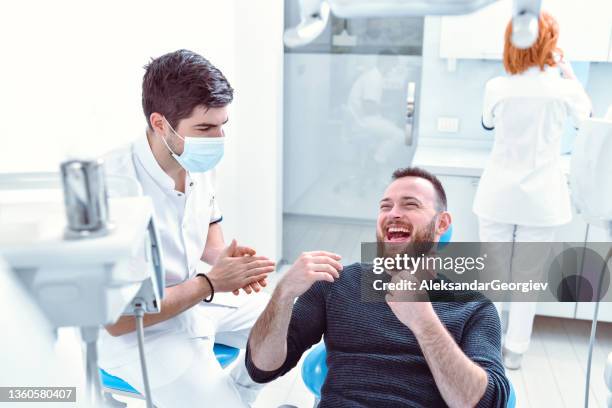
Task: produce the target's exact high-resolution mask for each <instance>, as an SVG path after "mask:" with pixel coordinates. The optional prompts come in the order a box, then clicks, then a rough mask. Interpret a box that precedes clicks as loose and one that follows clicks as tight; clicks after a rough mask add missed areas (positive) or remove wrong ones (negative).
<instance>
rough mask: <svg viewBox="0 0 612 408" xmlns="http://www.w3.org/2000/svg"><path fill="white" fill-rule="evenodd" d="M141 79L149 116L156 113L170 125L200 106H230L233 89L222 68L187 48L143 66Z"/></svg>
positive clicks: (144, 103)
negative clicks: (163, 117)
mask: <svg viewBox="0 0 612 408" xmlns="http://www.w3.org/2000/svg"><path fill="white" fill-rule="evenodd" d="M144 68H145V70H146V72H145V75H144V78H143V80H142V109H143V110H144V114H145V116H146V118H147V123H148V125H149V128H152V126H151V121H150V117H151V114H152V113H153V112H158V113H160V114H162V115H164V116H165V117H166V119H167V120H168V122H170V125H171V126H172V127H173V128H176V126H177V125H178V122H179V121H180V120H181V119H184V118H187V117H189V116H191V113H192V112H193V109H194V108H195V107H197V106H200V105H203V106H206V107H208V108H220V107H223V106H226V105H229V104H230V103H231V102H232V100H233V98H234V90H233V89H232V87H231V86H230V84H229V82H228V81H227V79H226V78H225V76H223V74H222V73H221V71H219V69H217V68H216V67H215V66H214V65H212V64H211V63H210V62H209V61H208V60H207V59H206V58H204V57H202V56H201V55H199V54H196V53H195V52H192V51H189V50H178V51H174V52H171V53H168V54H165V55H162V56H161V57H159V58H155V59H153V60H151V62H150V63H149V64H147V65H145V67H144Z"/></svg>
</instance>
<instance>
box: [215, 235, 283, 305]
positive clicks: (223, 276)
mask: <svg viewBox="0 0 612 408" xmlns="http://www.w3.org/2000/svg"><path fill="white" fill-rule="evenodd" d="M251 253H252V255H251ZM274 268H275V262H274V261H271V260H270V259H268V258H266V257H265V256H255V251H254V250H252V249H251V248H247V247H239V246H238V245H237V244H236V240H232V242H231V244H229V245H228V246H227V247H226V248H225V249H224V250H223V252H221V254H220V255H219V258H218V259H217V262H216V263H215V264H214V265H213V267H212V269H211V270H210V272H208V274H207V276H208V278H209V279H210V281H211V283H212V285H213V287H214V289H215V291H216V292H234V293H235V292H236V291H237V290H239V289H240V288H245V291H247V289H246V288H247V287H249V289H250V288H251V287H253V285H257V288H258V290H259V289H261V286H262V282H263V286H265V285H266V283H265V280H266V278H267V277H268V274H269V273H271V272H272V271H274ZM253 290H254V288H253ZM258 290H257V291H258ZM247 293H251V292H250V291H247Z"/></svg>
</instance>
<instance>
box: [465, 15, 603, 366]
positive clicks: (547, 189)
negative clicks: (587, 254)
mask: <svg viewBox="0 0 612 408" xmlns="http://www.w3.org/2000/svg"><path fill="white" fill-rule="evenodd" d="M538 28H539V30H538V38H537V40H536V42H535V44H534V45H532V46H531V48H529V49H525V50H523V49H518V48H516V47H515V46H514V45H512V43H511V41H510V38H511V35H512V22H510V23H508V26H507V28H506V33H505V46H504V57H503V62H504V68H505V69H506V72H507V73H508V74H509V75H508V76H503V77H497V78H493V79H491V80H490V81H489V82H487V85H486V89H485V96H484V108H483V114H482V126H483V127H484V128H485V129H487V130H493V129H495V143H494V144H493V150H492V152H491V156H490V157H489V161H488V163H487V165H486V167H485V169H484V172H483V174H482V177H481V179H480V183H479V185H478V190H477V191H476V198H475V200H474V208H473V209H474V212H475V213H476V215H478V220H479V229H480V240H481V241H482V242H486V243H515V242H552V241H553V240H554V236H555V230H556V229H557V227H558V226H560V225H563V224H566V223H568V222H570V221H571V219H572V210H571V204H570V195H569V190H568V187H567V180H566V177H565V175H564V174H563V170H562V167H561V160H560V153H561V146H560V144H561V136H562V133H563V128H564V125H565V121H566V119H568V117H569V118H571V119H572V120H573V122H574V124H575V125H576V126H579V124H580V122H581V121H582V120H584V119H586V118H588V116H589V114H590V112H591V102H590V100H589V98H588V96H587V95H586V93H585V91H584V89H583V88H582V85H581V84H580V83H579V82H578V80H577V79H576V77H575V76H574V74H573V72H572V70H571V67H570V66H569V65H568V64H566V63H565V62H564V61H563V60H562V58H558V56H560V55H562V52H561V50H560V49H558V48H557V40H558V38H559V25H558V24H557V21H556V20H555V19H554V18H553V17H552V16H551V15H550V14H548V13H546V12H543V13H542V14H541V15H540V18H539V27H538ZM495 245H497V246H498V247H499V248H505V251H506V252H507V253H510V254H511V255H510V256H499V257H496V258H497V260H501V259H502V258H503V259H504V263H505V265H504V266H503V267H504V268H506V270H509V269H511V273H512V278H513V279H514V280H515V281H518V282H520V281H526V280H529V279H534V280H537V279H539V278H540V277H541V276H543V270H542V269H543V265H535V264H528V263H526V260H528V259H544V258H545V255H546V254H544V253H542V252H541V251H542V248H543V246H542V245H533V244H532V245H529V244H528V245H518V246H515V245H514V244H512V245H504V244H495ZM511 247H512V248H513V249H512V251H513V252H511V249H510V248H511ZM518 249H520V250H521V254H519V253H517V251H518ZM523 251H536V252H537V251H540V252H537V255H538V256H534V255H528V254H527V253H525V252H523ZM496 306H498V307H499V308H500V309H501V306H500V305H496ZM536 307H537V304H536V303H534V302H512V303H511V304H510V311H509V315H508V326H507V333H506V336H505V339H504V347H503V354H504V364H505V366H506V368H509V369H518V368H519V367H520V365H521V359H522V355H523V354H524V353H525V352H526V351H527V349H528V347H529V341H530V338H531V330H532V324H533V318H534V316H535V313H536ZM500 312H501V310H500Z"/></svg>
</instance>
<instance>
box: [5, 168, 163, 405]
mask: <svg viewBox="0 0 612 408" xmlns="http://www.w3.org/2000/svg"><path fill="white" fill-rule="evenodd" d="M61 169H62V172H61V174H58V173H49V174H43V175H40V174H7V175H0V193H2V192H6V191H11V194H5V200H4V201H2V200H0V254H1V255H2V256H3V257H4V259H5V260H6V262H7V264H8V265H9V267H10V268H11V270H12V272H13V273H14V274H15V276H16V277H17V279H19V280H20V281H21V282H22V283H23V286H24V287H25V289H26V291H27V292H28V293H29V294H30V296H31V297H32V298H33V300H34V301H35V302H36V303H37V304H38V305H39V306H40V309H41V310H42V311H43V313H44V314H45V316H46V318H47V319H48V320H49V322H50V323H51V325H52V326H53V327H55V328H59V327H67V326H68V327H78V328H80V331H81V337H82V339H83V341H84V342H85V344H86V377H87V387H88V397H89V398H90V399H91V400H92V403H93V405H94V406H96V405H98V404H99V403H100V401H101V400H102V389H101V385H100V377H99V374H98V367H97V349H96V342H97V339H98V333H99V330H100V327H101V326H105V325H108V324H111V323H114V322H115V321H116V320H117V319H118V318H119V317H120V316H121V315H122V314H128V315H136V316H137V317H140V318H141V317H142V314H143V313H145V312H146V313H156V312H159V311H160V305H161V300H162V298H163V289H164V279H165V276H164V269H163V260H162V253H161V249H160V247H159V245H158V242H159V238H158V234H157V230H156V228H155V223H154V220H153V204H152V202H151V199H150V198H149V197H143V196H130V197H123V198H111V199H108V198H107V189H106V181H107V179H106V177H104V174H103V167H102V163H101V162H99V161H97V160H88V161H80V160H72V161H68V162H65V163H63V164H62V167H61ZM108 181H110V182H111V184H118V185H117V186H116V187H115V186H111V188H110V190H115V191H120V192H123V193H125V192H126V191H130V190H131V192H132V193H137V189H135V188H134V186H131V187H130V186H128V187H126V186H125V185H121V180H116V179H111V180H108ZM61 187H63V188H61ZM62 190H63V198H64V199H63V202H62V200H61V197H62V194H61V192H62ZM19 193H23V194H19ZM45 193H47V194H46V195H45ZM133 195H137V194H133ZM6 197H8V198H11V199H9V200H8V201H7V200H6ZM14 197H23V198H14ZM32 197H34V199H32ZM143 363H144V362H143ZM143 367H144V364H143ZM143 375H146V374H143ZM145 383H146V382H145ZM145 385H146V387H145V388H148V384H145ZM148 391H149V390H147V394H149V392H148Z"/></svg>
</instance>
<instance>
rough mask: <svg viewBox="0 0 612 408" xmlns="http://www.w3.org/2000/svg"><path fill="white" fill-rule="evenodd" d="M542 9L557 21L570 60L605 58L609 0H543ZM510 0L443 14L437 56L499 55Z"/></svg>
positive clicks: (611, 16)
mask: <svg viewBox="0 0 612 408" xmlns="http://www.w3.org/2000/svg"><path fill="white" fill-rule="evenodd" d="M542 10H545V11H549V12H550V13H551V14H552V15H553V16H554V17H555V18H556V19H557V21H558V22H559V27H560V30H559V43H558V46H559V47H560V48H561V49H562V50H563V51H564V54H565V56H566V58H567V59H568V60H570V61H608V59H609V58H610V54H611V53H610V47H611V43H610V34H611V33H612V1H610V0H585V1H567V0H543V1H542ZM511 17H512V0H500V1H498V2H496V3H493V4H491V5H489V6H487V7H485V8H483V9H481V10H479V11H477V12H475V13H472V14H468V15H464V16H449V17H442V21H441V31H440V57H442V58H484V59H501V57H502V53H503V46H504V32H505V29H506V25H507V24H508V22H509V21H510V19H511Z"/></svg>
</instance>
